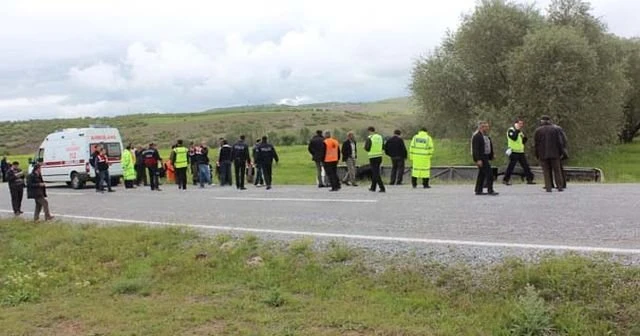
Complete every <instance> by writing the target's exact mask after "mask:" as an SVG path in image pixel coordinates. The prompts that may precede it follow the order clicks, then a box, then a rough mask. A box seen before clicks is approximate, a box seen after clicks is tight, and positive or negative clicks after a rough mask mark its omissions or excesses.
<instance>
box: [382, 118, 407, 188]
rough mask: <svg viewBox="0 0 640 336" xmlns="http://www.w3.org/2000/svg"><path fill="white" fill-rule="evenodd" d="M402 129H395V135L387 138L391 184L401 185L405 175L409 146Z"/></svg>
mask: <svg viewBox="0 0 640 336" xmlns="http://www.w3.org/2000/svg"><path fill="white" fill-rule="evenodd" d="M400 134H402V132H400V130H395V131H393V136H392V137H391V138H389V139H388V140H387V143H386V145H385V154H387V156H389V157H390V158H391V180H390V181H389V184H390V185H394V184H397V185H401V184H402V177H403V176H404V162H405V160H406V159H407V147H406V146H405V144H404V140H402V138H401V137H400Z"/></svg>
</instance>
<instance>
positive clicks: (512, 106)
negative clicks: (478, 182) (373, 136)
mask: <svg viewBox="0 0 640 336" xmlns="http://www.w3.org/2000/svg"><path fill="white" fill-rule="evenodd" d="M411 90H412V93H413V98H414V99H415V101H416V104H417V105H418V107H419V109H420V111H421V116H422V118H423V120H425V122H426V123H427V125H429V126H430V129H431V131H432V133H434V134H435V135H436V136H439V137H450V138H457V137H469V136H470V133H469V130H470V129H473V128H474V127H475V124H476V122H477V121H479V120H488V121H489V122H490V123H491V125H492V129H493V134H494V138H497V139H498V141H496V144H498V145H499V146H500V145H502V146H503V145H504V144H503V142H506V141H501V139H502V138H501V137H500V136H501V135H502V134H505V132H506V129H507V128H508V127H510V126H511V125H512V123H513V119H514V118H515V117H517V116H520V117H522V118H524V120H525V122H526V123H527V125H528V127H527V128H528V130H526V131H528V133H529V135H532V133H533V129H534V128H535V127H536V126H537V125H538V120H539V118H540V116H541V115H545V114H546V115H549V116H551V117H552V118H553V120H554V121H555V122H556V123H558V124H559V125H561V126H562V127H563V128H564V129H565V130H566V132H567V134H568V137H569V141H570V148H571V150H572V151H574V152H575V151H583V150H587V149H592V148H594V147H597V146H600V145H606V144H611V143H614V142H616V141H621V142H631V141H633V139H634V137H635V136H637V135H638V132H639V130H640V39H638V38H633V39H625V38H621V37H618V36H615V35H613V34H611V33H609V32H608V30H607V27H606V25H605V23H604V22H602V21H600V20H599V19H598V18H596V17H595V16H593V14H592V13H591V8H590V5H589V4H588V3H586V2H583V1H579V0H554V1H552V3H551V4H550V6H549V7H548V9H547V11H546V12H545V13H542V12H541V11H540V10H539V9H537V8H535V7H534V6H529V5H522V4H518V3H514V2H509V1H503V0H483V1H481V2H480V3H479V4H478V5H477V7H476V8H475V10H474V12H473V13H472V14H470V15H466V16H463V18H462V22H461V25H460V27H459V28H458V29H457V30H456V31H455V32H449V33H447V35H446V36H445V37H444V39H443V41H442V43H441V45H440V46H438V47H437V48H436V49H435V50H433V52H431V53H429V54H428V55H427V56H425V57H422V58H421V59H419V60H418V61H417V62H416V64H415V66H414V69H413V73H412V83H411Z"/></svg>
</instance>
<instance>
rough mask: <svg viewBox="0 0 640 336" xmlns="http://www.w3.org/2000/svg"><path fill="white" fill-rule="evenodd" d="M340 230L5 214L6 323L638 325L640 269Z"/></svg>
mask: <svg viewBox="0 0 640 336" xmlns="http://www.w3.org/2000/svg"><path fill="white" fill-rule="evenodd" d="M366 255H367V253H364V252H362V251H359V250H357V249H354V248H352V247H348V246H346V245H344V244H341V243H332V244H329V246H328V247H327V250H326V251H325V252H319V251H317V250H314V249H312V248H311V241H310V240H299V241H294V242H291V243H289V244H284V243H282V244H279V243H272V242H264V241H260V240H258V239H256V238H255V237H254V236H246V237H244V238H242V239H233V238H231V237H229V236H226V235H219V236H215V237H202V236H199V235H197V234H195V233H193V232H188V231H182V230H178V229H176V228H173V229H150V228H144V227H137V226H121V227H97V226H89V225H82V226H80V225H65V224H60V223H56V224H46V225H34V224H31V223H25V222H21V221H14V220H1V221H0V284H1V286H0V304H1V306H0V310H1V312H2V313H1V314H0V325H2V334H3V335H34V334H38V335H374V334H375V335H637V334H638V333H640V326H638V324H637V321H640V301H639V300H637V294H638V292H639V291H640V283H639V282H638V279H639V278H640V269H639V268H637V267H625V266H621V265H618V264H615V263H612V262H611V261H606V260H605V259H587V258H583V257H578V256H572V255H567V256H564V257H551V256H549V257H547V258H544V259H543V260H541V261H540V262H538V263H525V262H522V261H518V260H509V261H505V262H504V263H501V264H498V265H495V266H488V267H485V268H470V267H468V266H465V265H455V266H449V265H441V264H437V263H435V262H432V261H430V260H415V259H411V258H408V257H407V258H404V257H403V258H397V259H393V260H392V259H387V260H377V261H376V263H375V264H376V265H377V267H376V268H375V269H374V268H372V266H369V265H371V260H369V259H366Z"/></svg>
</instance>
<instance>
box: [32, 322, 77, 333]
mask: <svg viewBox="0 0 640 336" xmlns="http://www.w3.org/2000/svg"><path fill="white" fill-rule="evenodd" d="M86 334H87V332H86V327H85V326H84V324H83V323H82V322H80V321H73V320H67V321H61V322H60V323H58V324H56V325H54V326H52V327H51V328H47V329H42V330H40V331H39V332H38V335H47V336H75V335H86Z"/></svg>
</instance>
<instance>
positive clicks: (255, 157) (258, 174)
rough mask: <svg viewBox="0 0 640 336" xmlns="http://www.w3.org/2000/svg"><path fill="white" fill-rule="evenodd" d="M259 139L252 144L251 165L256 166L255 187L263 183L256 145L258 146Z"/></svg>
mask: <svg viewBox="0 0 640 336" xmlns="http://www.w3.org/2000/svg"><path fill="white" fill-rule="evenodd" d="M260 141H261V140H260V139H256V144H255V145H253V166H254V167H255V168H256V176H255V177H254V183H253V184H254V185H255V186H256V187H262V186H263V185H264V174H263V173H262V167H260V165H259V164H258V147H259V146H260Z"/></svg>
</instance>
